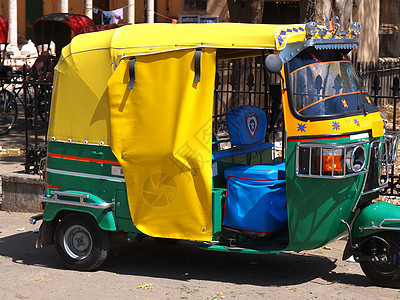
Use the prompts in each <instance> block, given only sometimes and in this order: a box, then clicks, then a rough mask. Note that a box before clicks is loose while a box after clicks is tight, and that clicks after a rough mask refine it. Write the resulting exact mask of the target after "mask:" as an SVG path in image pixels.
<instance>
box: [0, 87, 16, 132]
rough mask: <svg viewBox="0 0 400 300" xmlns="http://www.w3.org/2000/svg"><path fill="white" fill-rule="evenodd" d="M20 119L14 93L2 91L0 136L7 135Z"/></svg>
mask: <svg viewBox="0 0 400 300" xmlns="http://www.w3.org/2000/svg"><path fill="white" fill-rule="evenodd" d="M17 117H18V107H17V101H16V99H15V96H14V95H13V93H11V92H9V91H7V90H2V91H0V135H5V134H7V133H8V132H9V131H10V129H11V128H12V127H13V126H14V124H15V122H16V121H17Z"/></svg>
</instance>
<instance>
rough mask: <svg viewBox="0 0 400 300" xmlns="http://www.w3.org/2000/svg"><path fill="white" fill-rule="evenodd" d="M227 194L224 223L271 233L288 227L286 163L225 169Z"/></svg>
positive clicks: (240, 228)
mask: <svg viewBox="0 0 400 300" xmlns="http://www.w3.org/2000/svg"><path fill="white" fill-rule="evenodd" d="M224 175H225V178H226V179H227V193H226V201H225V209H224V218H223V225H225V226H227V227H231V228H235V229H238V230H244V231H251V232H258V233H270V232H275V231H281V230H285V229H286V228H287V209H286V206H285V204H286V181H285V164H284V163H281V164H269V165H256V166H244V167H234V168H230V169H227V170H225V173H224Z"/></svg>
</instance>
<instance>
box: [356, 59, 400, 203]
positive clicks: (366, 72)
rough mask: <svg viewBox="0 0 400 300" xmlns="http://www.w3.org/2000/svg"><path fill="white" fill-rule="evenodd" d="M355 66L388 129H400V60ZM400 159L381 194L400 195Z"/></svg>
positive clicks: (357, 64) (390, 172) (389, 174)
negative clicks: (399, 119) (399, 101)
mask: <svg viewBox="0 0 400 300" xmlns="http://www.w3.org/2000/svg"><path fill="white" fill-rule="evenodd" d="M354 65H355V68H356V69H357V71H358V72H359V74H360V75H361V77H362V80H363V85H364V88H365V90H366V91H368V93H369V94H370V96H371V98H372V99H373V100H374V102H375V105H376V106H377V107H378V109H379V111H380V112H381V116H382V118H383V119H384V122H385V123H386V124H385V128H386V129H387V130H393V131H396V130H399V129H400V128H399V121H398V115H399V109H400V107H399V103H398V100H399V91H400V87H399V77H400V62H399V61H385V62H377V63H355V64H354ZM399 166H400V159H398V160H397V162H396V163H395V164H394V166H392V167H390V170H389V172H388V174H386V175H385V177H384V178H383V179H386V176H388V177H389V186H388V188H387V189H385V190H382V191H381V194H383V195H387V196H399V195H400V169H399Z"/></svg>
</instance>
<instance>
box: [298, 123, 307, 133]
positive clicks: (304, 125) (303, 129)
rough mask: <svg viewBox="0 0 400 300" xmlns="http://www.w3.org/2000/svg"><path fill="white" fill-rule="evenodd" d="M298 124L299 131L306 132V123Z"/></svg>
mask: <svg viewBox="0 0 400 300" xmlns="http://www.w3.org/2000/svg"><path fill="white" fill-rule="evenodd" d="M297 125H298V127H297V131H300V132H306V129H307V127H306V124H302V123H297Z"/></svg>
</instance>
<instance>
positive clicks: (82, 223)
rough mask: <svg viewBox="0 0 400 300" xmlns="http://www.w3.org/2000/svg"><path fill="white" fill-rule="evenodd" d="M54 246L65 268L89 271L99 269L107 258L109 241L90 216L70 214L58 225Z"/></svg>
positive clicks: (107, 236) (104, 232)
mask: <svg viewBox="0 0 400 300" xmlns="http://www.w3.org/2000/svg"><path fill="white" fill-rule="evenodd" d="M55 246H56V250H57V254H58V256H59V258H60V260H61V261H62V262H63V264H64V265H65V266H67V267H68V268H70V269H75V270H81V271H90V270H95V269H97V268H98V267H100V265H101V264H102V263H103V262H104V261H105V259H106V258H107V254H108V252H109V248H110V239H109V235H108V233H107V232H106V231H104V230H101V229H100V228H99V227H98V225H97V223H96V222H95V221H94V220H93V219H92V218H91V217H90V216H87V215H83V214H71V215H68V216H66V217H64V218H63V219H62V220H61V222H60V223H59V224H58V226H57V228H56V232H55Z"/></svg>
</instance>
